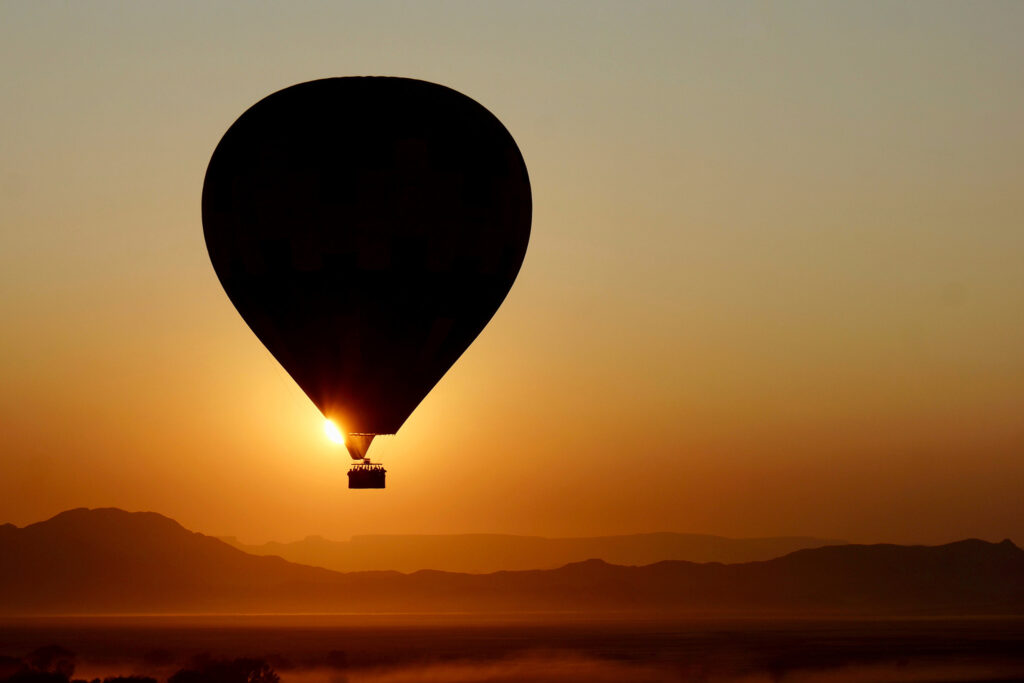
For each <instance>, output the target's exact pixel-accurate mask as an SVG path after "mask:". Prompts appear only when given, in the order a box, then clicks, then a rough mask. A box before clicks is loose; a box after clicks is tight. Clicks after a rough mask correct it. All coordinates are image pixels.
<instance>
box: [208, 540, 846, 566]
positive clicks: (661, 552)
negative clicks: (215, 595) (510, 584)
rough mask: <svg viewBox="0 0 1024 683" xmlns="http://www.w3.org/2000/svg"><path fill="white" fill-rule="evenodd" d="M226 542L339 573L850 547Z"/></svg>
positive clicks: (725, 556)
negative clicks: (253, 543)
mask: <svg viewBox="0 0 1024 683" xmlns="http://www.w3.org/2000/svg"><path fill="white" fill-rule="evenodd" d="M221 540H223V541H226V542H227V543H230V544H231V545H233V546H235V547H236V548H238V549H239V550H244V551H245V552H247V553H252V554H253V555H277V556H279V557H283V558H284V559H286V560H289V561H291V562H299V563H301V564H308V565H313V566H315V567H326V568H327V569H334V570H335V571H340V572H352V571H372V570H389V569H390V570H396V571H401V572H414V571H418V570H420V569H437V570H441V571H449V572H467V573H471V574H484V573H490V572H496V571H501V570H523V569H555V568H557V567H562V566H564V565H566V564H569V563H570V562H580V561H582V560H588V559H594V558H597V559H601V560H604V561H605V562H608V563H610V564H623V565H644V564H653V563H655V562H660V561H662V560H686V561H688V562H725V563H736V562H753V561H756V560H769V559H771V558H773V557H780V556H782V555H785V554H787V553H791V552H793V551H794V550H801V549H803V548H818V547H821V546H825V545H842V544H845V543H846V541H841V540H837V539H825V538H813V537H804V536H785V537H779V538H742V539H735V538H725V537H722V536H711V535H706V534H678V533H650V534H630V535H622V536H596V537H590V538H543V537H540V536H512V535H504V534H451V535H365V536H353V537H352V539H351V540H349V541H331V540H328V539H325V538H323V537H321V536H309V537H307V538H305V539H303V540H301V541H295V542H293V543H274V542H271V543H265V544H262V545H246V544H243V543H240V542H239V541H238V540H237V539H235V538H233V537H225V538H222V539H221Z"/></svg>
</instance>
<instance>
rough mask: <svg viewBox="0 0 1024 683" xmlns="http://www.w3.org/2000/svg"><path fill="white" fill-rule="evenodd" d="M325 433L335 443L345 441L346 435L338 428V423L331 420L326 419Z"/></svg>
mask: <svg viewBox="0 0 1024 683" xmlns="http://www.w3.org/2000/svg"><path fill="white" fill-rule="evenodd" d="M324 434H326V435H327V438H328V439H330V440H331V441H333V442H334V443H342V444H343V443H345V435H344V434H342V433H341V430H340V429H338V425H336V424H334V422H333V421H331V420H324Z"/></svg>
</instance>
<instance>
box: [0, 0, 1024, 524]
mask: <svg viewBox="0 0 1024 683" xmlns="http://www.w3.org/2000/svg"><path fill="white" fill-rule="evenodd" d="M1022 32H1024V5H1021V4H1019V3H985V4H980V3H969V4H967V3H942V2H918V3H915V2H908V3H892V4H861V3H840V2H834V3H806V4H797V3H793V4H788V5H774V4H772V5H755V4H746V3H730V4H719V3H706V4H682V3H653V2H652V3H641V4H634V3H629V4H627V3H612V2H609V3H598V2H576V3H559V4H556V5H554V6H552V5H550V4H549V3H540V2H538V3H529V2H516V3H504V4H497V3H487V4H478V3H468V2H467V3H438V4H434V3H429V4H428V3H423V4H420V3H416V4H407V3H392V2H380V3H366V4H360V5H351V4H344V5H342V4H339V3H332V2H309V3H303V4H301V5H297V6H287V7H285V6H282V5H279V4H267V5H259V4H252V3H242V2H235V3H229V2H226V3H218V4H217V5H216V6H214V7H211V6H209V5H207V4H206V3H198V2H194V3H187V2H182V3H173V4H172V3H166V4H159V5H158V4H124V5H120V4H91V3H90V4H88V5H86V4H82V5H74V4H71V5H67V4H60V3H52V4H51V3H4V4H3V5H2V6H0V100H2V102H3V106H2V107H0V131H2V135H0V141H2V142H0V150H2V153H0V216H2V219H0V293H2V296H0V321H2V324H0V378H2V381H0V420H2V424H0V429H2V433H3V437H2V439H3V440H2V445H0V519H3V520H5V521H12V522H15V523H18V524H26V523H29V522H32V521H35V520H38V519H42V518H45V517H48V516H50V515H53V514H55V513H57V512H59V511H60V510H63V509H67V508H71V507H76V506H89V507H100V506H110V505H114V506H119V507H123V508H127V509H157V510H161V511H162V512H164V513H166V514H168V515H170V516H171V517H173V518H175V519H177V520H179V521H181V522H182V523H183V524H184V525H185V526H186V527H188V528H193V529H197V530H200V531H203V532H206V533H212V534H224V535H228V534H230V535H236V536H238V537H239V538H241V539H242V540H243V541H246V542H252V543H257V542H263V541H266V540H270V539H280V540H289V539H295V538H302V537H304V536H306V535H308V534H320V535H323V536H326V537H331V538H347V537H349V536H350V535H352V534H354V533H464V532H488V533H492V532H501V533H518V534H533V535H546V536H569V535H602V534H614V533H633V532H647V531H660V530H673V531H691V532H704V533H715V534H722V535H728V536H740V537H751V536H779V535H813V536H821V537H838V538H847V539H850V540H853V541H866V542H875V541H897V542H908V543H916V542H924V543H937V542H944V541H951V540H955V539H959V538H964V537H980V538H985V539H988V540H992V541H999V540H1001V539H1003V538H1006V537H1009V538H1015V539H1021V538H1024V508H1022V507H1021V506H1020V499H1021V490H1020V482H1021V481H1024V458H1021V457H1020V455H1021V453H1022V452H1024V425H1022V421H1021V419H1020V407H1021V406H1022V405H1024V354H1022V353H1021V349H1022V348H1024V316H1022V315H1021V311H1022V310H1024V268H1021V255H1022V253H1024V231H1022V230H1021V229H1020V226H1021V217H1022V215H1024V193H1022V192H1021V191H1020V188H1021V187H1022V186H1024V169H1022V166H1021V164H1020V159H1021V158H1024V128H1022V127H1021V125H1020V122H1021V121H1022V120H1024V82H1022V80H1021V73H1022V72H1021V69H1020V65H1021V64H1022V63H1024V42H1022V41H1021V40H1020V39H1019V37H1020V35H1021V33H1022ZM350 74H391V75H402V76H410V77H416V78H423V79H427V80H432V81H436V82H440V83H443V84H446V85H450V86H452V87H455V88H456V89H458V90H460V91H462V92H465V93H466V94H468V95H469V96H471V97H473V98H475V99H477V100H478V101H479V102H481V103H482V104H484V105H485V106H486V107H488V108H489V109H490V110H491V111H492V112H494V113H495V114H496V115H497V116H498V117H499V118H500V119H501V120H502V122H503V123H504V124H505V125H506V126H507V127H508V129H509V130H510V131H511V133H512V134H513V136H514V137H515V138H516V140H517V142H518V143H519V146H520V148H521V149H522V151H523V155H524V157H525V159H526V163H527V166H528V167H529V170H530V174H531V180H532V183H533V188H534V202H535V212H534V226H533V239H532V243H531V246H530V250H529V252H528V254H527V257H526V261H525V264H524V268H523V270H522V273H521V276H520V279H519V281H518V282H517V284H516V285H515V286H514V287H513V289H512V291H511V294H510V295H509V298H508V300H507V301H506V303H505V305H504V306H503V308H502V309H501V310H500V311H499V312H498V314H497V315H496V317H495V318H494V320H493V322H492V324H491V325H490V326H489V327H488V328H487V329H486V330H485V331H484V333H483V334H482V335H481V337H480V338H479V339H478V340H477V342H476V343H475V344H474V345H473V346H472V347H471V348H470V349H469V351H468V352H467V353H466V354H465V356H464V357H463V358H462V359H461V360H460V361H459V363H457V364H456V366H455V367H454V368H453V370H452V371H451V372H450V373H449V375H448V376H447V377H446V378H445V379H444V380H442V382H441V383H440V384H439V385H438V386H437V388H436V389H435V390H434V391H433V392H432V393H431V394H430V395H429V396H428V397H427V399H426V400H425V401H424V403H423V404H422V405H421V406H420V408H419V409H418V410H417V411H416V412H415V413H414V414H413V416H412V418H411V419H410V420H409V422H408V423H407V424H406V425H405V427H404V428H403V429H402V431H401V432H400V434H399V436H397V437H394V438H392V439H390V440H382V443H381V444H379V445H378V446H375V447H374V448H375V449H377V450H376V452H375V453H374V455H375V457H378V456H382V459H383V460H384V461H385V462H386V463H387V464H388V465H389V467H390V470H391V471H390V474H389V479H390V480H389V484H388V486H389V488H388V489H387V491H385V492H382V493H379V494H374V493H371V494H362V495H354V492H349V491H347V490H345V488H344V486H345V480H344V473H343V472H344V468H345V467H346V465H347V460H348V458H347V456H345V455H344V454H343V453H342V452H341V450H340V449H339V448H338V447H335V446H333V445H332V444H330V443H329V442H327V441H326V440H325V439H324V438H323V434H322V431H321V417H320V415H319V414H318V413H317V411H316V410H315V409H314V408H313V406H312V405H311V404H310V403H309V402H308V400H307V399H306V398H305V396H304V395H303V394H302V392H301V391H300V390H299V389H298V388H297V387H296V386H295V385H294V384H293V382H292V381H291V380H290V378H289V377H288V376H287V375H286V374H285V373H284V371H283V370H282V369H281V368H280V367H278V366H277V364H276V363H275V362H274V361H273V359H272V358H271V357H270V356H269V354H267V353H266V351H265V350H264V349H263V348H262V346H261V345H260V344H259V342H258V341H257V340H256V339H255V338H254V337H253V335H252V334H251V333H250V332H249V330H248V329H247V328H246V327H245V325H244V323H242V321H241V320H240V319H239V317H238V315H237V314H236V313H235V311H234V310H233V309H232V307H231V305H230V303H229V302H228V300H227V298H226V297H225V296H224V293H223V292H222V291H221V288H220V286H219V284H218V283H217V280H216V278H215V276H214V274H213V270H212V268H211V267H210V264H209V262H208V259H207V256H206V251H205V248H204V245H203V240H202V230H201V226H200V222H199V193H200V188H201V186H202V179H203V173H204V171H205V168H206V163H207V161H208V160H209V156H210V153H211V152H212V150H213V148H214V145H215V144H216V142H217V140H218V139H219V138H220V136H221V135H222V134H223V132H224V130H225V129H226V128H227V126H228V125H230V123H231V122H232V121H234V119H235V118H236V117H237V116H238V115H239V114H240V113H241V112H242V111H244V110H245V109H246V108H247V107H248V106H250V105H251V104H252V103H253V102H255V101H256V100H258V99H260V98H261V97H263V96H265V95H266V94H268V93H270V92H272V91H275V90H277V89H280V88H282V87H285V86H287V85H290V84H292V83H295V82H299V81H305V80H309V79H313V78H318V77H325V76H335V75H350Z"/></svg>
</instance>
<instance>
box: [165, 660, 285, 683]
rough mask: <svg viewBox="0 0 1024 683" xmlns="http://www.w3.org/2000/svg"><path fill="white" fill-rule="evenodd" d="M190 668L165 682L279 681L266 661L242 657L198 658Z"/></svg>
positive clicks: (253, 682)
mask: <svg viewBox="0 0 1024 683" xmlns="http://www.w3.org/2000/svg"><path fill="white" fill-rule="evenodd" d="M193 667H194V668H191V669H181V670H180V671H178V672H177V673H175V674H174V675H173V676H171V677H170V678H169V679H167V683H280V681H281V679H280V677H279V676H278V675H277V673H275V672H274V670H273V669H272V668H271V667H270V665H269V664H267V663H266V661H264V660H262V659H253V658H247V657H243V658H240V659H235V660H233V661H220V660H212V659H207V658H199V660H198V661H196V662H195V663H193Z"/></svg>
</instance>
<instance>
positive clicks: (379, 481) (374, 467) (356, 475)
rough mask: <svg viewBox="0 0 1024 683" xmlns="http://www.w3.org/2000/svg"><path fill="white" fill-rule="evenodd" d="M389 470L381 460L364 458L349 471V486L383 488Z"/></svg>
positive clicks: (353, 487) (351, 487)
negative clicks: (375, 460)
mask: <svg viewBox="0 0 1024 683" xmlns="http://www.w3.org/2000/svg"><path fill="white" fill-rule="evenodd" d="M387 472H388V471H387V470H386V469H384V465H382V464H380V463H379V462H370V461H369V460H363V461H362V462H360V463H356V464H355V465H352V468H351V469H350V470H349V471H348V487H349V488H350V489H382V488H384V476H385V475H386V474H387Z"/></svg>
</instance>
